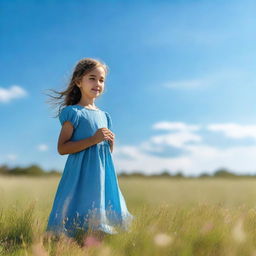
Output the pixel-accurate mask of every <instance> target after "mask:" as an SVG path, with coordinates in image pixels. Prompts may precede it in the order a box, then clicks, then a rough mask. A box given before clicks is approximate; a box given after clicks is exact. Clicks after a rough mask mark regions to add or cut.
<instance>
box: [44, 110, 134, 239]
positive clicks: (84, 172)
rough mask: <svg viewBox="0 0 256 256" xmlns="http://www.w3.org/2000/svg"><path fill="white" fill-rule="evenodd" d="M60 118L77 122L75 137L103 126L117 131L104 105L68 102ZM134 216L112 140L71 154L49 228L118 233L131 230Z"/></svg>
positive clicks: (72, 235) (52, 211)
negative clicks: (116, 164)
mask: <svg viewBox="0 0 256 256" xmlns="http://www.w3.org/2000/svg"><path fill="white" fill-rule="evenodd" d="M59 120H60V123H61V125H63V123H64V122H65V121H70V122H71V123H72V124H73V127H74V131H73V134H72V137H71V139H70V140H71V141H78V140H82V139H85V138H88V137H90V136H92V135H94V133H95V132H96V131H97V130H98V129H99V128H103V127H106V128H108V129H110V130H111V131H113V130H112V119H111V117H110V115H109V113H108V112H106V111H103V110H100V109H97V110H93V109H88V108H85V107H83V106H80V105H69V106H65V107H64V108H63V109H62V110H61V112H60V115H59ZM134 218H135V216H133V215H132V214H130V213H129V211H128V210H127V207H126V203H125V199H124V197H123V195H122V192H121V191H120V188H119V184H118V179H117V175H116V171H115V167H114V163H113V159H112V154H111V151H110V144H109V141H108V140H103V141H101V142H100V143H97V144H94V145H92V146H90V147H88V148H86V149H84V150H82V151H80V152H76V153H73V154H69V155H68V158H67V161H66V164H65V167H64V171H63V174H62V177H61V180H60V182H59V185H58V188H57V192H56V194H55V199H54V202H53V205H52V210H51V213H50V215H49V218H48V224H47V228H46V231H52V232H53V233H55V234H60V233H64V234H65V235H67V236H69V237H74V236H75V235H76V234H77V232H79V231H80V232H81V231H82V232H83V231H85V232H86V231H88V229H90V230H101V231H103V232H105V233H108V234H118V233H119V232H122V231H129V229H130V224H131V222H132V220H133V219H134Z"/></svg>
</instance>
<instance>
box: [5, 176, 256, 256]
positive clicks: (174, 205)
mask: <svg viewBox="0 0 256 256" xmlns="http://www.w3.org/2000/svg"><path fill="white" fill-rule="evenodd" d="M58 182H59V178H58V177H50V178H49V177H47V178H46V177H45V178H32V177H1V176H0V255H42V256H46V255H62V256H63V255H101V256H104V255H105V256H108V255H109V256H114V255H117V256H123V255H125V256H128V255H132V256H141V255H147V256H151V255H152V256H153V255H154V256H159V255H174V256H189V255H191V256H192V255H195V256H207V255H210V256H218V255H223V256H224V255H225V256H229V255H230V256H231V255H232V256H233V255H239V256H241V255H243V256H246V255H250V256H256V180H254V179H221V178H218V179H217V178H216V179H211V178H209V179H207V178H205V179H164V178H154V179H146V178H119V184H120V188H121V191H122V193H123V195H124V197H125V199H126V202H127V206H128V209H129V211H130V212H131V213H132V214H133V215H135V216H136V220H135V221H134V222H133V225H132V227H131V232H129V233H125V234H119V235H109V236H106V237H105V240H104V243H103V244H102V245H101V246H100V247H98V248H91V249H87V250H84V249H82V248H80V247H79V245H78V244H77V243H68V242H67V241H66V240H65V237H61V238H60V239H56V240H54V239H49V238H47V239H46V237H45V236H44V229H45V227H46V224H47V218H48V215H49V212H50V210H51V206H52V202H53V198H54V195H55V192H56V188H57V184H58Z"/></svg>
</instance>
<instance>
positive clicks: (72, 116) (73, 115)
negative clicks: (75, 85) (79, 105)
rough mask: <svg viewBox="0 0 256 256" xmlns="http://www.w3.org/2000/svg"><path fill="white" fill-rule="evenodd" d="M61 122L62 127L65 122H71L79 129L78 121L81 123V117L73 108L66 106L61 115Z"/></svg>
mask: <svg viewBox="0 0 256 256" xmlns="http://www.w3.org/2000/svg"><path fill="white" fill-rule="evenodd" d="M59 120H60V123H61V125H63V124H64V122H66V121H69V122H71V123H72V125H73V126H74V128H76V127H77V125H78V121H79V116H78V113H77V110H76V109H74V108H72V106H71V105H70V106H66V107H64V108H63V109H62V110H61V111H60V114H59Z"/></svg>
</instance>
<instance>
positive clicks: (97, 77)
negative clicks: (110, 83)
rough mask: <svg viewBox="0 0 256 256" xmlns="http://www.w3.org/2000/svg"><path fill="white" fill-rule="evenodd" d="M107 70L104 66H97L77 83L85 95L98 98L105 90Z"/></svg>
mask: <svg viewBox="0 0 256 256" xmlns="http://www.w3.org/2000/svg"><path fill="white" fill-rule="evenodd" d="M104 82H105V70H104V68H103V67H96V68H95V69H94V70H92V71H91V72H89V73H87V74H86V75H84V76H83V78H82V80H81V81H80V82H79V83H77V86H78V87H79V88H80V90H81V93H82V95H83V96H85V97H89V98H96V97H98V96H99V95H100V94H101V93H102V91H103V90H104Z"/></svg>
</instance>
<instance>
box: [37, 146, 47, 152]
mask: <svg viewBox="0 0 256 256" xmlns="http://www.w3.org/2000/svg"><path fill="white" fill-rule="evenodd" d="M37 149H38V150H39V151H47V150H48V149H49V147H48V146H47V145H46V144H40V145H38V146H37Z"/></svg>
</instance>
